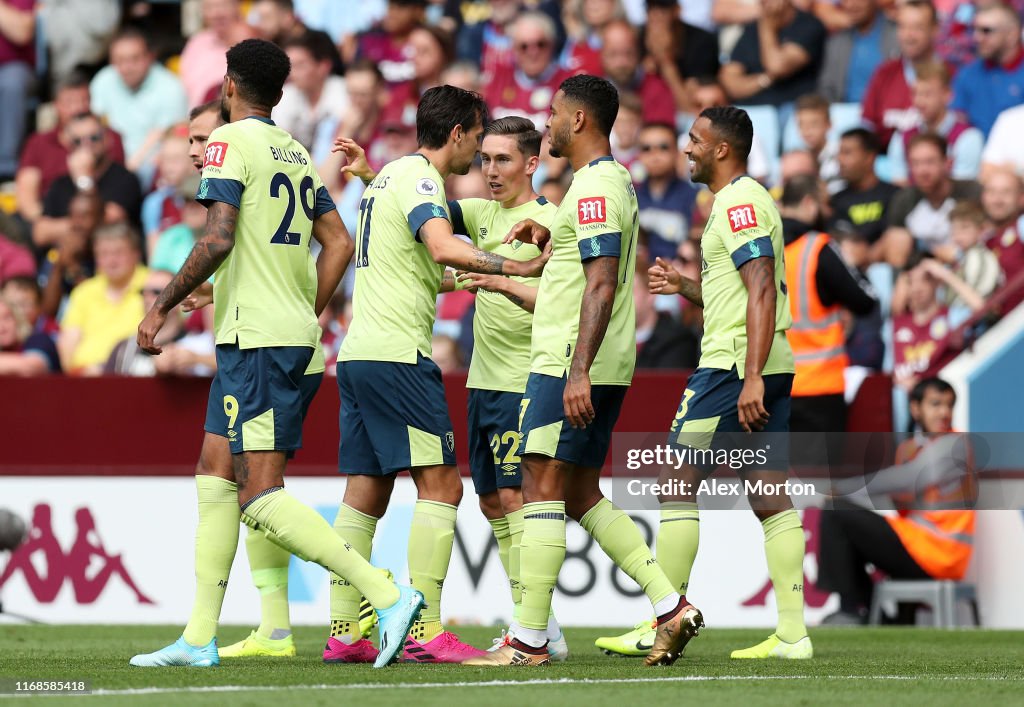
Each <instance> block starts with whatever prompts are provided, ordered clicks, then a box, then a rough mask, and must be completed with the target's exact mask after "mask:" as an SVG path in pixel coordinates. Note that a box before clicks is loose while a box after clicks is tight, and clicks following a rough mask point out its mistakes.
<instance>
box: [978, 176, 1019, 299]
mask: <svg viewBox="0 0 1024 707" xmlns="http://www.w3.org/2000/svg"><path fill="white" fill-rule="evenodd" d="M981 205H982V208H983V209H984V210H985V218H986V219H987V228H986V230H985V233H984V234H983V237H984V239H985V247H986V248H988V249H989V250H990V251H992V252H993V253H994V254H995V256H996V258H997V259H998V260H999V267H1000V268H1001V269H1002V271H1003V275H1004V276H1005V277H1006V282H1007V283H1011V282H1013V281H1014V280H1015V279H1017V278H1018V277H1020V276H1021V274H1022V273H1024V234H1022V233H1021V226H1022V221H1021V209H1022V208H1024V184H1022V183H1021V179H1020V177H1019V176H1017V174H1015V173H1014V172H1013V171H1012V170H1008V169H994V170H991V171H990V172H989V174H987V175H986V176H985V181H984V182H982V190H981ZM1022 301H1024V290H1019V291H1018V292H1017V294H1016V295H1013V296H1011V297H1010V300H1009V301H1008V302H1006V304H1005V305H1004V306H1003V311H1004V312H1005V311H1008V310H1009V309H1012V308H1013V307H1015V306H1017V305H1018V304H1020V303H1021V302H1022Z"/></svg>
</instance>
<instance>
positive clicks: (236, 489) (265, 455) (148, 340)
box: [131, 40, 423, 667]
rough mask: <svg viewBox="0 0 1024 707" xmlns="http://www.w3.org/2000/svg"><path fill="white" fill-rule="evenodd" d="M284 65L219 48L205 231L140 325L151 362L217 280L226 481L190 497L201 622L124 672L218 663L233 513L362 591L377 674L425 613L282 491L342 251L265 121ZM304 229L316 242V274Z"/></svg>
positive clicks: (295, 161)
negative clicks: (173, 324) (375, 621)
mask: <svg viewBox="0 0 1024 707" xmlns="http://www.w3.org/2000/svg"><path fill="white" fill-rule="evenodd" d="M289 70H290V65H289V62H288V57H287V55H285V53H284V52H283V51H282V50H281V49H280V48H278V47H277V46H275V45H274V44H272V43H270V42H265V41H262V40H246V41H243V42H241V43H239V44H236V45H235V46H233V47H232V48H231V49H230V50H228V52H227V73H226V75H225V77H224V84H223V89H222V106H221V108H222V113H223V114H224V118H225V119H226V120H230V121H231V122H230V124H228V125H225V126H222V127H220V128H218V129H216V130H214V131H213V133H212V134H211V135H210V138H209V142H208V144H207V149H206V160H205V163H204V169H203V179H202V181H201V183H200V187H199V194H198V195H197V198H198V199H199V200H200V201H201V202H203V203H204V205H206V206H207V207H208V209H209V213H208V217H207V224H206V231H205V233H204V235H203V237H202V238H201V239H199V240H198V241H197V242H196V245H195V247H194V248H193V250H192V252H191V253H190V254H189V257H188V259H187V260H186V262H185V264H184V265H183V266H182V268H181V271H180V272H179V273H178V274H177V275H175V276H174V279H173V280H172V281H171V283H170V284H169V285H168V286H167V287H166V288H165V289H164V291H163V292H162V293H161V294H160V296H159V297H158V298H157V301H156V303H155V304H154V305H153V308H152V309H151V310H150V311H149V312H148V313H147V314H146V317H145V319H144V320H143V321H142V323H141V324H140V325H139V336H138V340H139V346H140V348H142V349H144V350H146V351H148V352H149V353H151V354H159V353H160V349H159V347H157V346H156V345H155V344H154V338H155V336H156V334H157V333H158V332H159V330H160V328H161V327H162V326H163V323H164V321H165V320H166V318H167V315H168V312H170V311H171V310H172V309H173V308H174V307H175V306H176V305H177V304H178V303H179V302H181V301H182V300H183V299H184V298H185V297H186V296H188V295H189V294H190V293H192V292H193V291H194V290H195V289H196V287H198V286H199V285H200V284H201V283H203V282H205V281H206V280H207V279H208V278H209V277H210V276H211V275H213V274H214V272H216V273H217V277H216V281H215V284H214V293H215V295H214V319H215V326H216V342H217V374H216V378H215V381H214V384H213V385H212V386H211V389H210V396H211V405H210V406H209V408H208V414H207V422H206V429H207V430H208V431H210V432H213V433H216V434H221V435H223V436H225V437H227V438H228V444H229V445H230V449H231V454H232V466H233V472H234V473H233V477H234V478H233V479H222V478H219V477H208V478H209V479H211V480H212V479H216V481H219V482H221V483H217V484H215V485H214V486H211V487H210V488H207V489H205V491H204V488H203V487H202V486H200V489H199V490H200V498H199V501H200V504H199V516H200V521H199V527H198V529H197V531H196V548H197V551H196V559H197V566H196V579H197V584H198V585H199V588H200V589H201V590H202V593H203V594H204V596H205V599H206V601H205V602H204V603H203V604H201V605H200V606H201V607H202V608H203V609H204V610H203V611H202V615H196V614H195V613H194V614H193V620H190V622H189V627H187V628H186V631H185V633H184V634H183V635H182V637H181V638H180V639H179V640H178V641H177V642H175V643H174V644H172V645H170V646H167V647H166V648H163V649H161V650H159V651H157V652H155V653H150V654H146V655H138V656H135V657H134V658H132V660H131V663H132V665H137V666H140V667H163V666H170V665H191V666H203V667H205V666H211V665H216V664H217V663H218V662H219V658H218V651H217V640H216V637H215V632H216V629H217V620H218V618H219V613H220V607H221V603H222V602H223V599H224V590H225V588H226V587H227V576H228V573H229V572H230V569H231V562H232V560H233V559H234V554H235V549H236V544H237V542H238V522H239V516H241V519H242V520H243V521H244V522H245V523H246V525H249V526H250V527H252V528H257V529H260V530H262V531H263V532H264V533H266V535H267V536H268V537H269V538H271V539H272V540H273V541H274V542H276V543H278V544H280V545H281V546H282V547H283V548H285V549H287V550H288V551H290V552H291V553H292V554H294V555H296V556H298V557H301V558H303V559H306V560H312V561H315V562H317V563H318V564H320V565H321V566H323V567H325V568H327V569H329V570H330V571H332V572H336V573H338V574H339V575H341V576H344V577H346V578H347V579H348V581H350V582H352V584H353V585H355V586H356V587H358V588H359V590H360V591H361V592H362V593H363V595H364V596H366V598H367V599H368V600H369V601H370V603H371V604H372V605H373V606H374V608H376V609H377V612H378V617H379V621H380V628H381V651H380V654H379V656H378V657H377V660H376V661H375V666H376V667H384V666H385V665H387V664H388V663H389V662H390V661H391V660H392V659H393V658H394V656H395V654H396V653H397V651H398V650H399V648H400V647H401V644H402V641H403V639H404V638H405V634H406V633H407V631H408V629H409V627H410V626H411V625H412V623H413V621H414V620H415V619H416V617H417V616H418V614H419V612H420V609H421V608H422V606H423V596H422V595H421V594H420V593H419V592H416V591H415V590H413V589H411V588H409V587H399V586H397V585H395V584H394V583H393V582H391V581H390V580H389V579H387V578H386V575H385V574H384V573H382V572H380V571H379V570H377V569H375V568H374V567H373V566H372V565H370V564H369V563H368V562H367V561H366V560H365V559H364V558H363V557H361V556H360V554H359V553H358V552H356V551H355V550H354V549H353V548H352V546H351V545H350V544H348V543H346V542H345V540H344V539H343V538H340V537H339V536H338V535H337V534H336V533H334V532H333V531H332V530H331V528H330V526H328V525H327V524H326V523H325V522H324V520H323V518H321V517H320V515H319V514H318V513H316V512H315V511H314V510H313V509H311V508H309V507H307V506H304V505H302V504H301V503H299V502H298V501H297V500H296V499H295V498H294V497H292V496H291V495H289V494H288V492H287V491H285V489H284V470H285V466H286V460H287V456H288V454H289V453H290V452H291V451H294V450H296V449H298V448H299V447H300V446H301V444H302V417H303V412H304V410H303V406H304V399H303V385H302V384H303V378H304V377H305V372H306V370H307V368H308V366H309V363H310V361H311V360H312V359H313V355H314V352H315V351H316V350H317V348H318V347H319V327H318V326H317V321H316V311H317V309H318V308H322V307H323V305H324V303H326V301H327V300H328V299H329V298H330V297H331V296H332V295H333V293H334V289H335V287H336V286H337V283H338V280H339V279H340V277H341V273H342V272H343V271H344V269H345V266H346V265H347V261H348V259H349V257H350V254H351V250H352V246H351V239H350V238H349V237H348V234H347V232H346V231H345V228H344V226H343V225H342V223H341V220H340V218H339V217H338V215H337V211H336V209H335V208H334V204H333V202H332V201H331V199H330V197H329V196H328V195H327V193H326V190H325V189H324V188H323V185H321V184H320V182H319V179H318V177H317V175H316V171H315V169H314V168H313V166H312V164H311V161H310V159H309V156H308V154H307V153H306V151H305V150H304V149H303V148H302V147H301V146H300V145H299V143H297V142H296V141H295V140H294V139H293V138H292V137H291V135H289V134H288V133H287V132H285V131H284V130H281V129H280V128H278V127H276V126H275V125H274V124H273V122H272V121H271V120H270V118H269V116H270V112H271V110H272V108H273V107H274V105H275V104H276V103H277V102H278V101H279V100H280V98H281V89H282V86H283V85H284V82H285V79H286V78H287V76H288V73H289ZM314 232H316V238H317V240H319V241H320V242H321V243H323V244H324V252H323V253H322V254H321V256H320V258H319V259H318V261H317V263H316V264H315V265H314V263H313V259H312V257H311V255H310V251H309V240H310V238H311V237H312V236H313V234H314ZM318 270H319V272H320V274H321V277H318ZM218 577H219V578H220V579H219V580H218V579H217V578H218ZM198 593H199V592H197V594H198ZM197 604H199V602H197ZM193 624H195V625H193ZM198 636H201V638H198Z"/></svg>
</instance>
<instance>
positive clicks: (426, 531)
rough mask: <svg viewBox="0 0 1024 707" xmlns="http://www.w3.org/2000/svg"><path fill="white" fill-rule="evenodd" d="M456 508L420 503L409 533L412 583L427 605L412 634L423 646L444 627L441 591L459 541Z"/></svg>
mask: <svg viewBox="0 0 1024 707" xmlns="http://www.w3.org/2000/svg"><path fill="white" fill-rule="evenodd" d="M456 511H457V509H456V507H455V506H453V505H451V504H448V503H439V502H437V501H416V506H415V507H414V510H413V513H412V528H411V529H410V531H409V580H410V583H411V584H412V586H413V587H414V588H416V589H418V590H419V591H420V592H422V593H423V598H424V599H425V600H426V602H427V605H426V607H424V609H423V611H422V612H421V613H420V618H419V620H418V621H417V622H416V623H414V624H413V625H412V629H411V630H410V631H409V635H410V636H412V637H413V638H414V639H416V640H417V641H419V642H420V643H428V642H429V641H432V640H433V639H434V638H435V637H436V636H437V635H438V634H440V633H441V632H442V631H443V630H444V629H443V628H442V627H441V590H442V588H443V587H444V578H445V577H446V576H447V575H448V563H449V562H451V559H452V545H453V544H454V542H455V514H456Z"/></svg>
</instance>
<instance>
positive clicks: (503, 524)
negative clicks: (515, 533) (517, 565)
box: [487, 516, 512, 577]
mask: <svg viewBox="0 0 1024 707" xmlns="http://www.w3.org/2000/svg"><path fill="white" fill-rule="evenodd" d="M487 522H488V523H490V524H491V532H493V533H494V539H495V540H496V541H497V542H498V561H499V562H501V567H502V569H504V570H505V576H506V577H507V576H508V551H509V549H511V547H512V536H511V535H510V534H509V529H508V518H505V517H504V516H503V517H501V518H494V519H493V520H491V519H489V520H488V521H487Z"/></svg>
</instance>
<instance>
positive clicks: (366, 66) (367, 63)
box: [345, 57, 384, 84]
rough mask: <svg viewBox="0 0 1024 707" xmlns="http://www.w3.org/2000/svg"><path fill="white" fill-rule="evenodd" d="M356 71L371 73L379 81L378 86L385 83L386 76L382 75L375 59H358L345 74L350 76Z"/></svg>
mask: <svg viewBox="0 0 1024 707" xmlns="http://www.w3.org/2000/svg"><path fill="white" fill-rule="evenodd" d="M355 71H366V72H368V73H371V74H373V76H374V78H376V79H377V83H378V84H381V83H384V74H382V73H381V71H380V67H379V66H377V62H375V61H374V60H373V59H366V58H365V57H364V58H362V59H356V60H355V61H354V62H352V63H351V64H350V65H349V67H348V70H347V71H346V72H345V74H346V75H348V74H351V73H353V72H355Z"/></svg>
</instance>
